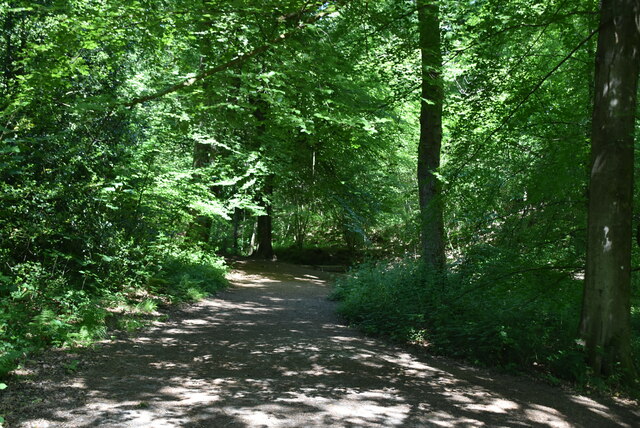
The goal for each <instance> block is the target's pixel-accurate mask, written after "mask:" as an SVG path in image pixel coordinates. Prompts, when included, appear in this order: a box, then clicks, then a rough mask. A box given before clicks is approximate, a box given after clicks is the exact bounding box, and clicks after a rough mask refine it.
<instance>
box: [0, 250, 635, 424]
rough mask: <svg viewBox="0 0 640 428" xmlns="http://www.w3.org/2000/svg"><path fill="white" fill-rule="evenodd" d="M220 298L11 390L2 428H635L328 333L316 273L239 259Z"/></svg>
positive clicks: (574, 400) (502, 379) (623, 411)
mask: <svg viewBox="0 0 640 428" xmlns="http://www.w3.org/2000/svg"><path fill="white" fill-rule="evenodd" d="M230 280H231V282H232V284H233V285H234V287H232V288H230V289H228V290H226V291H224V292H221V293H220V294H219V295H218V296H217V297H215V298H210V299H206V300H204V301H202V302H200V303H198V304H196V305H192V306H188V307H185V308H183V309H182V310H181V311H179V312H178V313H176V314H174V316H173V317H172V319H170V320H169V321H166V322H162V323H160V322H158V323H155V324H154V325H153V326H152V327H151V328H149V329H147V330H145V331H144V332H142V333H141V334H139V335H137V336H136V337H132V338H125V339H121V340H116V341H113V342H106V343H104V344H102V345H101V346H100V347H99V348H98V349H97V350H96V351H92V352H90V353H88V354H87V355H88V356H90V357H88V358H86V359H88V360H89V361H88V362H86V363H84V362H83V363H81V364H80V365H79V369H77V370H75V371H73V372H72V373H67V374H60V373H58V374H56V372H55V371H52V372H51V373H48V372H47V369H46V367H43V368H42V369H41V370H40V371H39V372H38V373H34V377H33V379H34V380H33V381H32V382H30V383H29V384H28V385H23V386H22V388H17V389H14V392H13V393H12V394H14V395H13V396H12V402H13V404H12V406H11V407H12V411H11V412H10V413H9V414H7V416H8V418H7V419H8V422H10V423H11V424H10V425H9V426H20V427H36V426H37V427H47V426H73V427H90V426H95V427H98V426H99V427H128V426H131V427H154V428H160V427H251V428H254V427H263V426H264V427H315V426H323V427H372V426H382V427H393V426H398V427H413V426H444V427H457V426H489V427H496V426H509V427H516V426H519V427H522V426H553V427H564V426H585V427H607V426H626V427H633V426H638V421H639V420H640V414H639V413H638V411H637V409H635V410H634V409H631V408H626V407H621V406H618V405H613V404H603V403H600V402H596V401H594V400H592V399H590V398H586V397H581V396H576V395H571V394H569V393H566V392H564V391H562V390H561V389H559V388H553V387H551V386H548V385H544V384H541V383H537V382H533V381H531V380H529V379H526V378H518V377H511V376H506V375H502V374H495V373H488V372H486V371H482V370H478V369H473V368H468V367H465V366H462V365H459V364H456V363H452V362H450V361H448V360H445V359H439V358H434V357H428V356H425V355H412V353H411V352H410V351H407V350H405V349H402V348H399V347H395V346H393V345H390V344H387V343H384V342H383V341H380V340H375V339H371V338H367V337H365V336H363V335H362V334H360V333H359V332H357V331H355V330H353V329H350V328H348V327H346V326H344V325H342V324H341V323H340V322H339V321H338V319H337V318H336V315H335V314H334V309H335V307H334V304H333V303H332V302H329V301H328V300H327V299H326V295H327V293H328V291H329V287H328V283H327V275H326V274H323V273H321V272H317V271H313V270H310V269H305V268H302V267H299V266H292V265H286V264H282V263H270V262H240V263H239V264H238V266H237V269H236V270H234V271H233V272H232V274H231V275H230Z"/></svg>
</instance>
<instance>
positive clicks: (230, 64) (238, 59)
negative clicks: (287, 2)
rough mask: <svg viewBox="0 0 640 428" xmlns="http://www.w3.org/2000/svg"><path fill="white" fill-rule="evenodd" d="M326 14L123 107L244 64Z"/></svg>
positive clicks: (318, 15) (159, 95) (171, 91)
mask: <svg viewBox="0 0 640 428" xmlns="http://www.w3.org/2000/svg"><path fill="white" fill-rule="evenodd" d="M326 15H327V12H324V11H323V12H320V13H318V14H316V15H314V16H313V17H311V18H310V19H308V20H307V21H305V22H301V23H299V24H298V25H296V26H295V28H294V29H293V30H291V31H289V32H287V33H282V34H280V35H279V36H277V37H274V38H273V39H271V40H269V41H268V42H267V43H265V44H264V45H262V46H260V47H257V48H255V49H254V50H252V51H250V52H248V53H245V54H241V55H238V56H236V57H235V58H233V59H231V60H230V61H227V62H225V63H223V64H220V65H217V66H215V67H213V68H209V69H207V70H205V71H203V72H201V73H199V74H196V75H195V76H193V77H190V78H189V79H185V80H183V81H181V82H178V83H176V84H174V85H171V86H169V87H167V88H165V89H162V90H161V91H158V92H154V93H151V94H148V95H143V96H141V97H137V98H134V99H132V100H130V101H127V102H125V103H124V104H123V105H124V106H125V107H129V108H131V107H134V106H136V105H138V104H142V103H145V102H147V101H153V100H156V99H158V98H162V97H164V96H165V95H168V94H171V93H173V92H178V91H180V90H181V89H185V88H188V87H189V86H192V85H193V84H195V83H198V82H200V81H201V80H203V79H206V78H207V77H209V76H212V75H214V74H216V73H219V72H221V71H224V70H228V69H230V68H233V67H235V66H237V65H240V64H244V63H245V62H246V61H248V60H249V59H251V58H253V57H255V56H258V55H260V54H263V53H264V52H267V51H268V50H270V49H271V48H273V47H274V46H276V45H278V44H280V43H282V42H284V41H285V40H287V39H289V38H291V36H293V35H294V34H296V33H297V32H298V31H300V30H301V29H303V28H305V27H308V26H309V25H311V24H313V23H315V22H316V21H319V20H320V19H321V18H323V17H324V16H326Z"/></svg>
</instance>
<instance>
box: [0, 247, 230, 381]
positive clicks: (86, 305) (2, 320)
mask: <svg viewBox="0 0 640 428" xmlns="http://www.w3.org/2000/svg"><path fill="white" fill-rule="evenodd" d="M124 257H127V262H126V263H122V261H121V260H120V258H124ZM94 268H95V267H92V268H91V269H94ZM100 271H101V272H102V275H99V274H98V273H96V272H95V270H89V268H87V276H85V279H83V280H81V281H80V282H79V283H73V282H70V280H69V278H67V277H65V276H63V275H62V272H57V271H55V270H52V269H51V268H50V267H46V266H45V265H43V264H42V263H39V262H25V263H22V264H18V265H15V266H14V267H13V270H12V274H13V275H12V276H11V277H9V276H6V275H5V276H3V277H2V278H0V297H1V298H0V377H1V376H4V375H6V374H7V373H8V372H9V371H11V370H12V369H13V368H15V366H16V364H17V361H18V360H19V359H20V358H21V357H23V356H25V355H26V354H28V353H31V352H34V351H38V350H41V349H44V348H46V347H50V346H54V347H67V346H83V345H88V344H90V343H92V342H94V341H95V340H98V339H102V338H104V337H105V336H106V333H107V324H109V325H111V326H112V327H116V328H122V329H124V330H127V331H131V330H135V329H136V328H139V327H142V326H144V325H146V323H147V321H146V320H145V317H146V318H148V316H147V314H149V313H151V312H153V311H155V309H156V308H157V298H163V300H165V301H169V302H182V301H196V300H199V299H202V298H203V297H206V296H207V295H209V294H212V293H214V292H215V291H217V290H219V289H220V288H222V287H224V286H225V285H226V280H225V272H226V267H225V266H224V261H223V259H221V258H219V257H216V256H213V255H210V254H208V253H206V252H205V251H203V250H200V249H190V250H188V249H183V248H182V249H181V248H178V247H177V246H175V245H173V244H170V243H167V242H163V241H158V242H156V243H154V244H153V245H150V246H149V247H147V249H146V251H141V249H140V248H134V247H126V246H123V248H122V249H121V252H120V255H119V256H114V257H109V258H106V259H103V260H102V266H101V268H100ZM89 274H90V275H89ZM95 284H99V286H92V285H95ZM114 316H115V317H116V318H118V319H116V320H115V321H113V320H112V319H111V318H113V317H114Z"/></svg>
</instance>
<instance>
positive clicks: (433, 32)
mask: <svg viewBox="0 0 640 428" xmlns="http://www.w3.org/2000/svg"><path fill="white" fill-rule="evenodd" d="M417 4H418V22H419V24H418V25H419V30H420V51H421V54H422V103H421V108H420V142H419V144H418V192H419V196H420V213H421V233H422V257H423V260H424V263H425V264H426V266H427V268H428V269H429V270H430V271H432V272H434V273H436V274H437V275H441V274H443V273H444V266H445V257H444V222H443V214H442V198H441V195H440V187H441V186H440V180H438V177H437V176H436V174H435V173H436V172H437V169H438V168H439V166H440V146H441V143H442V102H443V97H444V96H443V88H442V74H441V69H442V53H441V51H440V21H439V8H438V1H437V0H418V2H417Z"/></svg>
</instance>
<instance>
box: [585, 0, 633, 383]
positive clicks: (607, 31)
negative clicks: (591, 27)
mask: <svg viewBox="0 0 640 428" xmlns="http://www.w3.org/2000/svg"><path fill="white" fill-rule="evenodd" d="M601 8H602V9H601V18H600V19H601V21H600V34H599V37H598V48H597V54H596V74H595V104H594V110H593V123H592V128H591V177H590V181H589V212H588V217H589V218H588V231H587V234H588V236H587V267H586V276H585V289H584V300H583V308H582V319H581V324H580V332H581V335H582V337H583V339H584V342H585V347H586V352H587V358H588V361H589V364H590V366H591V367H592V368H593V370H594V372H595V373H596V374H602V375H608V374H611V373H612V372H613V370H614V369H615V368H616V367H617V366H619V367H620V368H622V369H623V370H625V371H627V372H631V373H633V371H634V369H633V363H632V360H631V351H630V331H631V325H630V294H631V240H632V227H631V220H632V205H633V204H632V202H633V154H634V153H633V149H634V138H633V133H634V126H635V113H636V96H637V89H638V73H639V72H640V28H639V25H640V0H603V1H602V3H601Z"/></svg>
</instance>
